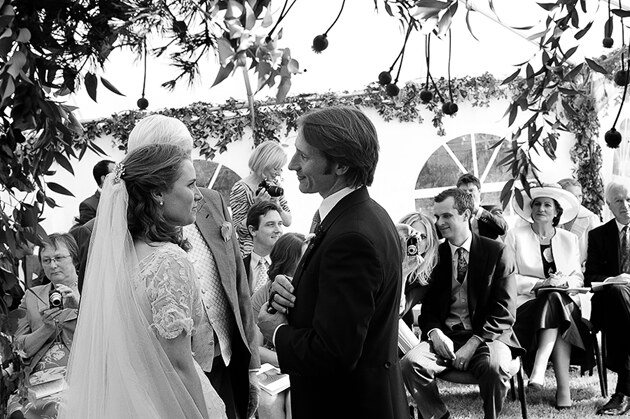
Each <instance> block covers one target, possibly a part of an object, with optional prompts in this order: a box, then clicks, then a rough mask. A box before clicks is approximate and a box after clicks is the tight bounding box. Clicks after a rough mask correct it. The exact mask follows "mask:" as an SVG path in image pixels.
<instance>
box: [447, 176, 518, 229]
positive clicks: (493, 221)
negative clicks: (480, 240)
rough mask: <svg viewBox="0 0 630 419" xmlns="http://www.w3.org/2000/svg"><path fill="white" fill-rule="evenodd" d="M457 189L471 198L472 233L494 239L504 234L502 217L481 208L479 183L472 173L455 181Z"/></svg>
mask: <svg viewBox="0 0 630 419" xmlns="http://www.w3.org/2000/svg"><path fill="white" fill-rule="evenodd" d="M457 187H458V188H459V189H461V190H463V191H464V192H466V193H468V194H470V195H471V196H472V197H473V202H474V208H473V211H472V216H471V217H472V218H471V220H470V226H471V229H472V232H473V233H475V234H479V235H480V236H484V237H489V238H491V239H496V238H498V237H499V236H502V235H504V234H505V232H506V231H507V229H508V225H507V222H505V220H504V219H503V217H502V216H500V215H496V214H492V213H491V212H490V211H488V210H486V209H485V208H483V207H482V206H481V182H480V181H479V179H478V178H477V177H476V176H475V175H473V174H472V173H465V174H463V175H461V176H460V177H459V179H457Z"/></svg>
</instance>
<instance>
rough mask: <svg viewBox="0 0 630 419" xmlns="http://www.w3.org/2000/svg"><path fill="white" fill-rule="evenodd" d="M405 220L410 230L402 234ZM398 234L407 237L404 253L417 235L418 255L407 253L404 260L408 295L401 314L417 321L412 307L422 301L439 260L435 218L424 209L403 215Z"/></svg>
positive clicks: (405, 289)
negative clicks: (423, 210)
mask: <svg viewBox="0 0 630 419" xmlns="http://www.w3.org/2000/svg"><path fill="white" fill-rule="evenodd" d="M401 224H403V225H407V226H409V227H410V230H409V234H407V235H405V234H401V232H402V230H403V228H402V227H401V226H400V225H401ZM397 228H398V235H399V237H400V238H401V240H403V239H404V241H403V245H404V246H405V247H404V249H403V251H404V252H403V254H407V253H405V252H407V246H406V243H407V238H408V237H409V236H410V235H413V236H415V237H416V238H417V247H418V248H417V256H413V255H412V256H413V257H411V256H407V257H404V261H403V280H404V283H403V295H404V299H405V304H404V309H403V310H402V312H401V316H402V317H403V319H404V320H405V323H407V324H411V323H412V322H413V318H412V317H413V314H412V310H411V309H412V308H413V306H415V305H416V304H418V303H420V302H422V299H423V298H424V295H425V294H426V291H427V288H428V287H427V286H428V285H429V283H430V281H431V273H432V272H433V268H435V265H437V262H438V252H437V248H438V245H439V244H440V243H439V239H438V235H437V232H436V230H435V225H434V224H433V220H431V218H429V217H428V216H427V215H424V214H422V213H420V212H412V213H409V214H407V215H405V216H404V217H402V218H401V219H400V222H399V224H398V225H397Z"/></svg>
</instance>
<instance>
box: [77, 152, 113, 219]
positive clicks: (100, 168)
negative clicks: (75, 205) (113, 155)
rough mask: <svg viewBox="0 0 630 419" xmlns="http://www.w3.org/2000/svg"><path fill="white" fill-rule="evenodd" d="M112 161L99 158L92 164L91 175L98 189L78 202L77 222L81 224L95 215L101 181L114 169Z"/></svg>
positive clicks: (101, 185)
mask: <svg viewBox="0 0 630 419" xmlns="http://www.w3.org/2000/svg"><path fill="white" fill-rule="evenodd" d="M115 164H116V163H114V162H113V161H111V160H101V161H99V162H98V163H96V164H95V165H94V168H93V169H92V175H93V176H94V180H95V181H96V184H97V185H98V189H97V191H96V192H94V195H92V196H90V197H89V198H86V199H85V200H83V202H81V203H80V204H79V220H78V224H79V225H83V224H85V223H87V222H88V221H90V220H91V219H92V218H94V217H96V209H97V208H98V201H99V200H100V199H101V188H102V187H103V181H104V180H105V176H107V175H108V174H109V172H111V171H112V170H114V165H115Z"/></svg>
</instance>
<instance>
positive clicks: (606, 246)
mask: <svg viewBox="0 0 630 419" xmlns="http://www.w3.org/2000/svg"><path fill="white" fill-rule="evenodd" d="M605 196H606V203H607V204H608V208H610V211H611V212H612V213H613V215H614V216H615V218H614V219H613V220H610V221H608V222H607V223H606V224H604V225H602V226H600V227H597V228H594V229H593V230H592V231H591V232H590V233H589V234H588V257H587V258H586V271H585V275H586V283H587V285H591V284H592V283H593V282H615V283H619V284H616V285H607V286H605V287H603V288H602V289H601V290H599V291H595V292H594V295H593V298H592V299H591V304H592V307H591V321H592V322H593V324H594V325H595V327H596V328H598V329H599V330H602V331H604V332H605V337H606V349H607V351H606V367H607V368H609V369H611V370H612V371H614V372H616V373H617V387H616V388H615V394H613V395H612V397H611V398H610V400H609V401H608V402H607V403H606V404H604V405H603V406H601V407H600V408H599V409H598V410H597V414H598V415H623V414H625V413H627V412H628V410H630V345H628V335H627V330H628V328H630V285H629V284H630V245H629V244H628V243H629V240H630V237H628V236H629V232H628V230H629V229H630V228H629V227H628V225H629V224H630V182H629V181H628V180H617V181H613V182H610V183H609V184H608V185H607V186H606V193H605Z"/></svg>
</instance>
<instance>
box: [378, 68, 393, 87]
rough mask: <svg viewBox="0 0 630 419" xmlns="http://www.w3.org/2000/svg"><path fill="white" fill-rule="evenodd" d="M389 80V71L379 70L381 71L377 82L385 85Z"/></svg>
mask: <svg viewBox="0 0 630 419" xmlns="http://www.w3.org/2000/svg"><path fill="white" fill-rule="evenodd" d="M391 82H392V73H390V72H389V71H381V73H380V74H379V75H378V83H379V84H380V85H381V86H387V85H388V84H390V83H391Z"/></svg>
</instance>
